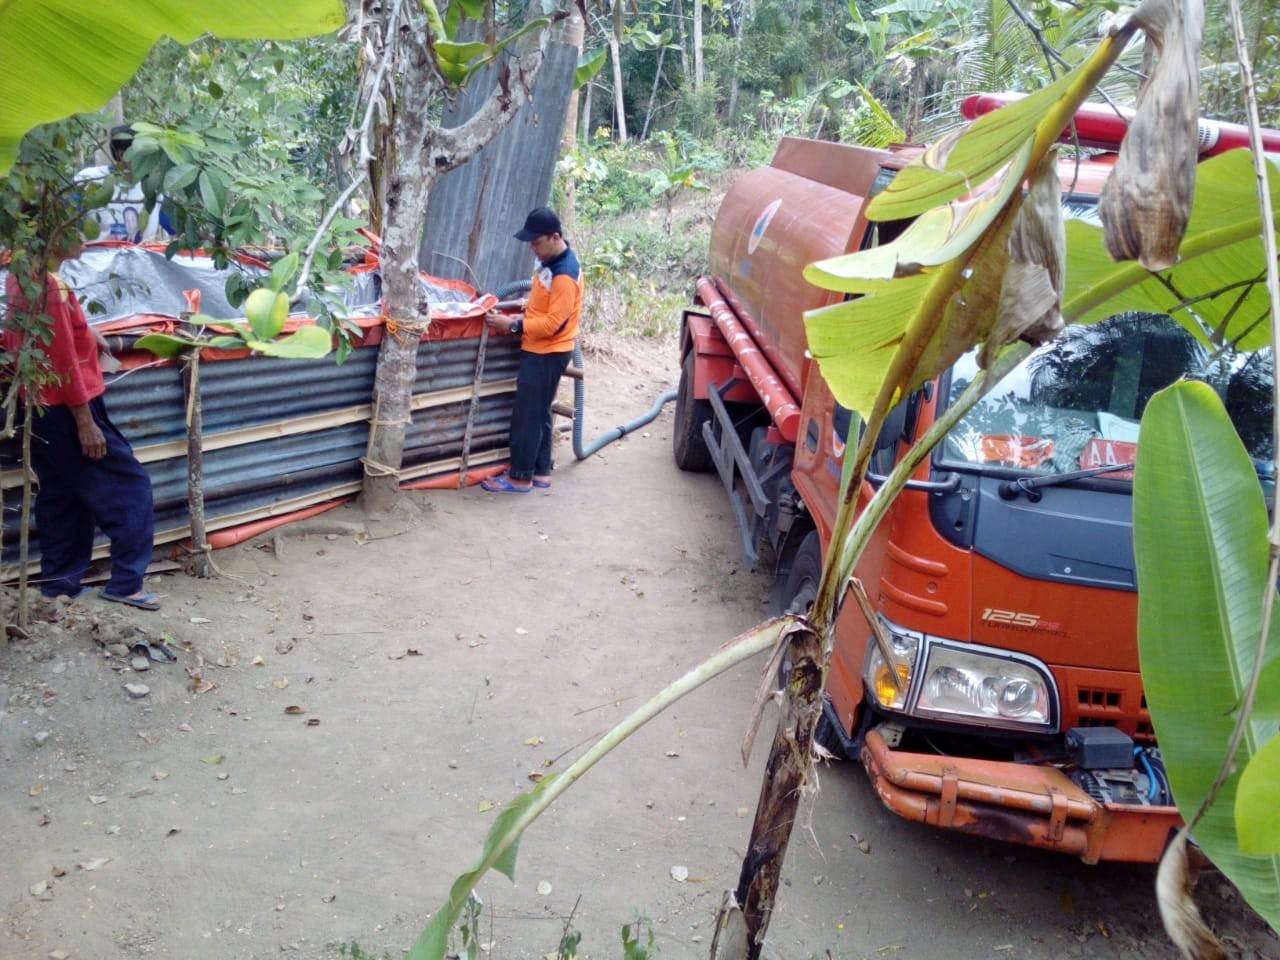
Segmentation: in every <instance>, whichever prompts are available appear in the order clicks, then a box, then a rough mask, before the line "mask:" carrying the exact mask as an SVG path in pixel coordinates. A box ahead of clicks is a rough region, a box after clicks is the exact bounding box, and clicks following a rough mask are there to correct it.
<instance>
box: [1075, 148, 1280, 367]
mask: <svg viewBox="0 0 1280 960" xmlns="http://www.w3.org/2000/svg"><path fill="white" fill-rule="evenodd" d="M1252 164H1253V161H1252V159H1251V158H1250V155H1249V151H1248V150H1243V149H1242V150H1232V151H1229V152H1227V153H1224V154H1222V155H1220V156H1217V157H1210V158H1209V159H1208V160H1205V161H1204V162H1203V163H1201V164H1200V165H1199V167H1198V168H1197V171H1196V193H1195V202H1194V203H1193V205H1192V208H1191V218H1190V220H1189V221H1188V223H1187V232H1186V235H1185V237H1184V238H1183V241H1182V247H1181V249H1180V251H1179V253H1180V256H1179V261H1178V263H1176V264H1175V265H1174V266H1172V267H1170V268H1169V269H1167V270H1162V271H1160V272H1159V273H1155V274H1153V273H1150V272H1148V271H1147V270H1145V269H1144V268H1143V267H1141V266H1140V265H1139V264H1137V263H1135V262H1133V261H1125V262H1121V263H1117V262H1115V261H1113V260H1112V259H1111V257H1110V256H1109V255H1108V254H1107V251H1106V248H1105V247H1104V246H1103V241H1102V228H1101V227H1099V226H1096V225H1093V224H1088V223H1084V222H1083V221H1079V220H1073V221H1070V222H1069V223H1068V224H1067V264H1068V267H1067V280H1066V290H1065V292H1064V294H1063V303H1062V315H1063V316H1064V317H1065V318H1066V319H1067V320H1068V321H1075V322H1083V323H1090V322H1093V321H1096V320H1101V319H1103V318H1104V317H1108V316H1111V315H1112V314H1115V313H1119V312H1122V311H1125V310H1139V311H1150V312H1155V313H1168V314H1170V315H1172V316H1173V317H1175V318H1176V319H1177V320H1178V321H1179V322H1180V323H1181V324H1182V325H1183V326H1184V327H1186V328H1187V330H1189V331H1190V332H1191V333H1192V334H1194V335H1195V336H1197V337H1199V338H1200V339H1202V340H1203V339H1205V334H1204V330H1203V328H1202V326H1201V324H1200V323H1199V322H1197V319H1196V317H1199V318H1201V319H1202V320H1203V321H1204V323H1205V324H1207V325H1208V326H1209V328H1211V330H1213V331H1214V336H1213V339H1214V340H1216V341H1217V342H1219V343H1222V342H1230V341H1238V346H1239V347H1240V348H1241V349H1244V350H1255V349H1257V348H1259V347H1263V346H1266V345H1267V344H1268V343H1270V340H1271V331H1270V327H1269V325H1268V322H1267V309H1268V304H1269V303H1270V300H1269V298H1268V296H1267V290H1266V285H1265V279H1266V260H1265V254H1264V252H1263V249H1262V217H1261V213H1260V212H1259V208H1258V195H1257V181H1256V179H1255V178H1254V173H1253V165H1252ZM1268 186H1269V188H1270V191H1271V203H1272V206H1273V208H1274V209H1277V210H1280V172H1278V171H1276V170H1275V169H1274V167H1273V166H1272V165H1270V164H1268ZM1274 228H1275V225H1274V224H1273V229H1274ZM1188 303H1189V306H1186V305H1185V304H1188ZM1189 310H1190V311H1193V312H1194V315H1192V314H1191V313H1189Z"/></svg>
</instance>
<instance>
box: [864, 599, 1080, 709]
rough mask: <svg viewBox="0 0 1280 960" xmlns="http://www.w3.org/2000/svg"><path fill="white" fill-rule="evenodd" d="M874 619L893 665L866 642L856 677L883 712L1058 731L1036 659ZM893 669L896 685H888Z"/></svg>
mask: <svg viewBox="0 0 1280 960" xmlns="http://www.w3.org/2000/svg"><path fill="white" fill-rule="evenodd" d="M880 622H881V624H882V625H883V626H884V628H885V629H886V630H887V631H888V634H889V645H888V646H889V653H890V654H891V655H892V656H891V660H892V662H886V660H885V657H884V654H883V653H882V652H881V650H880V645H879V644H877V643H875V642H874V641H872V642H871V643H870V644H869V645H868V647H867V656H866V661H865V664H864V666H863V676H862V679H863V685H864V687H865V689H866V692H867V694H868V695H869V696H870V697H871V698H872V699H873V700H874V701H875V703H876V704H877V705H878V706H879V707H881V708H882V709H885V710H892V711H894V712H897V713H901V714H904V715H906V716H912V717H921V718H928V719H930V720H940V721H948V722H951V723H963V724H967V725H971V726H981V727H993V728H1003V729H1008V730H1026V731H1028V732H1034V733H1052V732H1054V731H1055V730H1056V729H1057V723H1058V694H1057V687H1056V686H1055V685H1054V682H1053V677H1052V676H1051V675H1050V673H1049V668H1048V667H1046V666H1045V665H1044V664H1043V663H1041V662H1040V661H1039V660H1037V659H1035V658H1034V657H1030V656H1027V655H1025V654H1020V653H1012V652H1010V651H1008V650H1001V649H998V648H996V647H985V646H980V645H978V644H972V643H959V642H957V641H955V640H944V639H942V638H940V637H932V636H929V635H928V634H924V633H919V632H917V631H914V630H907V629H906V628H904V627H900V626H898V625H897V624H894V623H891V622H889V621H888V620H885V619H883V618H881V621H880ZM895 674H896V675H897V676H898V678H899V679H900V680H901V683H900V684H895V683H894V675H895Z"/></svg>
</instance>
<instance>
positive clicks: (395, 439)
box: [360, 37, 436, 513]
mask: <svg viewBox="0 0 1280 960" xmlns="http://www.w3.org/2000/svg"><path fill="white" fill-rule="evenodd" d="M402 42H404V41H402ZM404 52H405V59H406V60H407V61H408V68H407V69H406V70H405V71H403V74H402V76H401V77H400V78H399V89H398V91H397V92H398V94H399V96H398V98H397V102H396V109H395V125H394V127H393V129H392V130H391V131H389V136H388V138H387V139H388V140H389V142H390V145H391V155H390V156H388V157H383V158H382V165H381V169H380V173H381V174H382V184H383V187H382V189H381V190H379V191H378V193H379V194H380V195H381V196H382V197H383V199H384V203H385V206H384V208H383V211H382V218H381V220H382V251H381V272H382V298H383V309H384V311H385V312H386V315H387V320H386V325H385V327H384V328H383V337H382V344H381V346H380V347H379V350H378V367H377V371H376V373H375V374H374V381H373V410H374V414H373V419H372V421H371V422H370V424H369V446H368V451H367V453H366V455H365V458H364V486H363V489H362V491H361V495H360V505H361V506H362V507H363V508H364V509H366V510H368V511H371V512H374V513H379V512H384V511H386V510H388V509H390V508H391V506H392V505H393V504H394V503H395V500H396V497H397V495H398V494H399V490H400V467H401V464H402V463H403V461H404V435H405V429H406V428H407V427H408V425H409V422H410V417H411V414H412V410H411V402H412V399H413V382H414V379H415V378H416V376H417V370H418V367H417V359H418V342H419V338H420V336H421V334H422V332H423V331H424V330H425V329H426V326H427V324H428V323H429V322H430V319H431V302H430V300H429V299H428V297H427V294H426V289H425V288H424V287H423V285H422V283H421V282H420V281H419V280H418V242H419V240H421V237H422V224H423V220H424V218H425V214H426V209H427V196H428V195H429V194H430V192H431V184H433V183H434V182H435V176H436V170H435V168H434V166H433V165H432V164H430V163H429V162H428V157H427V134H428V131H427V127H428V124H427V115H428V109H429V107H430V102H429V95H430V93H431V92H432V88H433V82H432V80H431V72H430V71H431V65H430V63H429V62H427V56H428V55H427V52H426V50H425V48H424V45H423V44H422V43H421V42H420V39H419V38H417V37H415V38H414V40H413V41H412V43H411V45H410V44H406V49H405V51H404Z"/></svg>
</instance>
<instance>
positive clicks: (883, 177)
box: [673, 98, 1280, 863]
mask: <svg viewBox="0 0 1280 960" xmlns="http://www.w3.org/2000/svg"><path fill="white" fill-rule="evenodd" d="M998 102H999V99H998V98H995V99H987V100H985V101H973V102H971V103H968V104H966V111H967V112H969V113H970V114H971V115H972V113H973V112H975V111H981V110H985V109H989V108H991V107H992V106H995V105H997V104H998ZM1078 124H1079V128H1080V129H1081V130H1087V131H1088V138H1089V143H1090V144H1091V145H1092V146H1094V147H1103V148H1105V147H1107V146H1108V145H1110V146H1113V147H1114V145H1115V144H1117V143H1118V142H1119V139H1120V136H1121V135H1122V133H1123V125H1122V124H1120V125H1119V126H1117V121H1116V117H1115V114H1114V113H1113V112H1111V111H1109V110H1101V109H1095V108H1086V109H1085V110H1084V111H1082V114H1081V115H1080V117H1078ZM1211 133H1212V136H1202V138H1201V139H1202V143H1204V142H1206V140H1212V141H1213V143H1212V145H1211V147H1210V149H1213V150H1221V149H1226V148H1227V147H1229V146H1234V145H1238V144H1239V142H1240V137H1241V129H1240V128H1231V127H1228V126H1226V125H1213V129H1212V131H1211ZM1224 134H1225V135H1224ZM1273 142H1280V141H1273ZM919 149H920V148H918V147H901V148H889V149H870V148H865V147H859V146H853V145H847V144H833V143H826V142H819V141H811V140H802V139H795V138H787V139H784V140H783V141H782V142H781V143H780V144H779V145H778V148H777V152H776V154H775V156H774V158H773V160H772V162H771V163H770V164H769V165H768V166H765V167H762V168H759V169H756V170H752V171H751V172H749V173H747V174H746V175H745V176H743V177H742V178H741V179H739V180H738V181H737V182H736V183H735V184H734V186H733V187H732V188H731V189H730V190H729V191H728V193H727V194H726V196H725V198H724V201H723V203H722V205H721V207H720V209H719V212H718V214H717V216H716V221H715V225H714V227H713V230H712V238H711V249H710V271H709V272H708V273H707V274H706V275H705V276H702V277H699V278H698V280H697V295H696V302H695V305H694V306H693V307H692V308H690V309H688V310H686V311H685V313H684V316H683V320H682V335H681V339H680V351H681V364H682V365H681V376H680V385H679V392H678V396H677V401H676V425H675V433H674V437H673V446H674V454H675V460H676V464H677V465H678V466H679V467H680V468H681V469H684V470H715V471H716V472H717V473H718V474H719V476H720V478H721V480H722V481H723V483H724V485H725V487H726V489H727V492H728V493H729V495H730V498H731V502H732V504H733V512H734V515H735V517H736V519H737V525H738V530H739V534H740V537H741V545H742V549H743V552H744V554H745V556H746V557H747V558H748V559H749V560H750V561H751V562H752V563H755V562H757V561H758V559H759V557H760V555H761V554H763V555H764V556H767V557H769V558H770V559H771V561H772V563H773V565H774V569H775V577H776V579H775V586H774V589H773V595H772V598H771V606H772V612H773V613H775V614H776V613H781V612H784V611H786V610H788V609H792V610H794V609H803V608H804V606H805V605H806V604H808V603H811V602H812V600H813V597H814V594H815V590H816V586H817V583H818V578H819V573H820V570H821V566H822V559H823V556H824V554H825V553H826V550H827V549H828V546H829V541H830V535H831V528H832V524H833V522H834V518H835V514H836V508H837V505H838V503H839V485H840V475H841V465H842V462H843V457H844V455H845V452H846V450H849V451H852V450H853V448H854V447H855V446H856V442H857V439H858V437H857V435H856V432H855V434H854V435H853V436H851V435H850V430H851V424H855V423H857V418H856V417H854V416H852V415H851V413H850V411H848V410H846V409H844V408H842V407H841V406H840V405H839V404H838V403H836V402H835V400H834V399H833V397H832V395H831V392H830V390H829V389H828V387H827V385H826V384H825V383H824V381H823V379H822V377H821V375H820V373H819V371H818V367H817V365H816V364H815V363H814V362H813V361H812V360H811V359H810V358H809V357H808V355H807V353H806V344H805V334H804V327H803V321H802V314H803V313H804V311H806V310H809V309H813V308H816V307H821V306H825V305H827V304H830V303H833V302H835V301H836V300H837V299H838V298H839V297H840V296H841V295H840V294H836V293H832V292H830V291H826V290H822V289H819V288H817V287H814V286H812V285H810V284H809V283H807V282H806V281H805V280H804V279H803V277H802V271H803V269H804V267H805V266H806V265H807V264H809V263H812V262H814V261H817V260H823V259H826V258H829V257H832V256H836V255H839V254H842V253H846V252H850V251H854V250H860V249H865V248H867V247H870V246H874V245H876V244H879V243H884V242H887V241H888V240H890V239H892V238H893V237H895V236H897V234H898V233H900V232H901V230H902V229H903V228H904V227H905V226H906V224H905V223H893V222H889V223H883V222H881V223H873V222H871V221H868V220H867V218H866V216H865V209H866V205H867V202H868V200H869V199H870V198H871V197H873V196H874V195H875V194H876V192H877V191H879V190H881V189H883V187H884V186H885V184H887V183H888V182H889V180H891V179H892V178H893V176H894V175H895V173H896V172H897V171H898V170H900V169H901V168H902V167H903V166H905V165H906V164H907V163H908V162H910V160H911V158H912V157H913V156H915V155H916V154H917V153H918V152H919ZM1108 160H1109V158H1108V157H1107V156H1106V155H1105V154H1103V155H1101V156H1097V157H1094V158H1092V159H1090V160H1088V161H1086V162H1084V163H1077V162H1076V161H1070V162H1069V164H1068V165H1067V167H1064V171H1063V178H1062V179H1063V183H1064V195H1063V197H1064V203H1065V205H1066V207H1067V211H1066V212H1067V214H1068V216H1077V217H1094V216H1096V214H1095V213H1094V210H1095V207H1096V198H1097V193H1098V190H1099V188H1100V187H1101V184H1102V181H1103V180H1104V179H1105V177H1106V174H1107V172H1108V171H1109V169H1110V165H1109V163H1108ZM976 369H977V365H976V360H975V358H974V356H972V355H970V356H966V357H963V358H962V359H961V360H960V361H958V362H957V363H956V364H955V365H954V367H952V369H950V370H949V371H947V372H946V373H945V374H943V375H942V376H940V377H938V378H936V379H935V380H933V381H931V382H929V383H926V384H925V385H924V386H923V387H922V388H921V389H919V390H917V391H915V392H914V393H912V394H910V395H909V396H907V397H906V398H905V399H903V400H902V402H901V403H899V404H898V406H897V407H896V408H894V409H893V411H892V412H891V413H890V415H889V417H888V418H887V420H886V422H885V424H884V426H883V428H882V429H881V431H880V433H879V436H878V437H877V438H876V442H875V454H874V457H873V459H872V462H871V466H870V469H869V473H868V476H867V478H866V480H865V482H864V484H863V488H862V490H861V491H860V493H859V498H860V503H861V504H863V505H865V503H866V502H867V501H868V500H869V499H870V497H871V495H872V494H873V492H874V490H875V489H876V487H877V486H878V484H880V483H882V482H883V480H884V478H885V477H886V476H887V475H888V474H889V472H890V471H891V470H892V468H893V466H894V464H895V463H896V462H897V460H898V459H899V458H900V457H902V456H903V454H904V451H905V450H906V448H907V447H908V445H909V444H910V443H911V442H912V441H913V440H914V439H915V438H916V437H918V436H920V435H921V434H922V433H923V432H924V431H925V430H926V429H928V427H929V426H930V424H931V423H933V421H934V420H935V418H936V417H937V416H938V415H939V413H940V412H941V411H942V410H944V409H945V407H946V406H947V404H948V403H949V402H950V401H951V400H952V398H954V397H957V396H958V395H959V393H960V392H961V391H962V390H963V388H964V386H965V385H966V384H967V382H968V381H969V379H970V378H971V377H972V376H973V374H974V372H975V371H976ZM1272 376H1273V373H1272V364H1271V358H1270V356H1269V355H1264V356H1262V357H1258V356H1256V355H1255V356H1253V357H1251V358H1244V357H1237V356H1235V355H1232V354H1230V352H1229V351H1228V352H1226V353H1224V352H1222V351H1218V352H1215V353H1212V354H1211V353H1210V351H1209V350H1208V349H1207V348H1206V347H1205V346H1204V343H1203V341H1202V340H1200V339H1197V338H1196V337H1193V336H1192V335H1191V334H1190V333H1188V332H1187V330H1185V329H1184V328H1183V327H1182V326H1180V325H1179V324H1178V323H1176V322H1174V321H1173V320H1171V319H1170V318H1168V317H1166V316H1163V315H1152V314H1143V315H1135V314H1121V315H1117V316H1115V317H1111V318H1109V319H1107V320H1104V321H1102V322H1100V323H1097V324H1094V325H1090V326H1077V327H1071V328H1069V329H1068V331H1067V332H1066V333H1065V334H1064V335H1063V336H1061V337H1060V338H1058V339H1057V340H1055V341H1053V342H1051V343H1049V344H1046V345H1045V346H1043V347H1041V348H1039V349H1038V350H1036V351H1035V352H1034V353H1033V354H1032V355H1031V357H1030V358H1029V359H1028V360H1027V361H1026V362H1025V363H1023V364H1022V365H1021V366H1020V367H1019V368H1018V369H1017V370H1016V371H1015V372H1014V373H1013V374H1012V375H1011V376H1009V377H1008V378H1007V379H1006V380H1005V381H1003V382H1002V383H1001V384H999V385H998V386H997V387H996V388H995V389H993V390H992V391H991V392H990V393H989V394H988V395H987V397H986V398H985V399H984V400H983V401H981V402H980V403H979V405H978V406H977V407H975V408H974V409H973V410H972V411H970V413H969V414H968V415H966V416H965V417H964V419H963V420H962V421H961V422H960V423H959V424H958V425H957V426H956V427H955V428H954V429H953V430H951V432H950V433H949V434H948V435H947V437H946V438H945V440H944V441H943V442H942V443H941V444H939V446H938V447H937V448H936V449H935V450H934V451H933V453H932V455H931V456H930V457H928V458H927V459H926V460H925V461H924V462H923V463H922V464H921V465H920V466H919V467H918V468H917V470H916V471H915V473H914V474H913V476H912V479H911V481H910V483H909V485H908V488H907V489H906V490H905V491H904V492H903V493H902V494H901V495H900V496H899V497H898V498H897V500H896V502H895V503H894V505H893V506H892V508H891V509H890V512H889V513H888V515H887V516H886V517H885V519H884V520H883V521H882V522H881V524H880V526H879V528H878V530H877V532H876V533H875V535H874V538H873V540H872V542H871V543H870V545H869V546H868V547H867V549H866V551H865V552H864V554H863V557H862V559H861V561H860V562H859V565H858V567H857V570H856V575H857V577H858V578H859V580H860V581H861V583H862V584H863V586H864V588H865V589H866V592H867V594H868V596H869V598H870V600H871V602H872V606H873V607H874V609H875V613H876V616H877V617H878V618H879V619H880V621H881V622H882V624H883V626H884V627H885V629H886V630H887V631H888V634H889V636H890V637H891V644H890V649H891V652H892V660H893V662H892V663H889V662H886V661H885V658H884V654H882V653H881V650H880V649H879V647H878V646H877V644H876V643H874V642H873V640H872V634H871V630H870V628H869V626H868V624H867V622H866V620H865V619H864V617H863V615H862V613H861V611H860V609H859V607H858V605H857V604H852V603H848V604H844V605H843V607H842V610H841V613H840V615H839V618H838V620H837V624H836V631H835V644H834V649H833V651H832V659H831V669H830V674H829V677H828V681H827V701H826V703H825V705H824V711H823V716H822V719H821V721H820V723H819V729H818V732H817V737H818V738H819V741H820V742H822V743H823V745H824V746H826V747H828V748H829V749H831V750H832V751H833V752H835V753H837V754H840V753H843V754H846V755H848V756H850V757H855V758H857V759H858V760H860V761H861V763H862V765H863V766H864V767H865V768H866V771H867V774H868V775H869V777H870V779H871V782H872V784H873V785H874V788H875V790H876V792H877V794H878V795H879V797H880V798H881V800H882V801H883V802H884V804H885V805H886V806H887V807H889V809H891V810H893V811H894V812H896V813H898V814H899V815H901V816H903V817H906V818H908V819H911V820H919V821H921V822H924V823H928V824H932V825H934V826H938V827H947V828H951V829H955V830H961V831H964V832H966V833H972V834H977V835H981V836H985V837H991V838H997V839H1001V840H1007V841H1012V842H1016V843H1024V844H1029V845H1031V846H1036V847H1042V848H1045V849H1050V850H1058V851H1062V852H1064V853H1070V854H1074V855H1075V856H1078V857H1080V858H1081V859H1083V860H1085V861H1087V862H1089V863H1095V862H1097V861H1099V860H1130V861H1154V860H1157V859H1158V858H1159V856H1160V853H1161V851H1162V850H1163V848H1164V845H1165V843H1166V841H1167V839H1168V836H1169V833H1170V831H1171V830H1172V829H1173V828H1174V827H1176V826H1177V825H1179V823H1180V820H1179V816H1178V811H1177V809H1176V808H1175V807H1174V805H1173V801H1172V797H1171V796H1170V791H1169V784H1168V780H1167V778H1166V776H1165V773H1164V768H1163V765H1162V763H1161V758H1160V750H1159V747H1158V746H1157V744H1156V741H1155V737H1154V735H1153V732H1152V729H1151V722H1150V717H1149V715H1148V712H1147V708H1146V704H1145V702H1144V700H1143V692H1142V683H1141V678H1140V676H1139V672H1138V650H1137V640H1136V629H1137V586H1136V584H1137V581H1136V578H1135V573H1134V559H1133V536H1132V520H1131V516H1132V483H1131V478H1132V473H1131V468H1132V463H1133V458H1134V452H1135V450H1136V445H1137V439H1138V422H1139V420H1140V418H1141V416H1142V411H1143V408H1144V406H1145V404H1146V402H1147V400H1148V399H1149V398H1150V397H1151V395H1152V394H1153V393H1154V392H1155V391H1157V390H1159V389H1161V388H1162V387H1165V386H1167V385H1168V384H1170V383H1172V382H1173V381H1174V380H1177V379H1178V378H1181V377H1195V378H1198V379H1201V380H1205V381H1207V382H1209V383H1211V384H1213V385H1214V386H1215V387H1216V388H1217V389H1218V390H1219V392H1220V395H1221V396H1222V397H1223V399H1224V401H1225V403H1226V406H1227V410H1228V412H1229V414H1230V415H1231V417H1232V419H1233V421H1234V423H1235V425H1236V428H1237V430H1238V432H1239V433H1240V436H1241V438H1242V439H1243V440H1244V442H1245V445H1246V446H1247V447H1248V448H1249V450H1250V453H1251V454H1252V455H1253V456H1254V457H1255V462H1256V463H1258V465H1259V475H1260V478H1261V480H1262V482H1263V483H1264V484H1270V483H1271V482H1272V478H1271V477H1270V475H1269V468H1268V467H1267V466H1266V465H1267V464H1268V463H1269V462H1270V460H1271V443H1272V440H1271V402H1270V382H1271V378H1272ZM854 429H855V430H856V428H854ZM894 674H897V676H898V677H900V678H901V679H902V680H904V681H905V683H904V684H902V685H901V686H900V685H899V684H896V683H895V682H894V681H893V675H894Z"/></svg>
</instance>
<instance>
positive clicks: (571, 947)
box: [556, 917, 582, 960]
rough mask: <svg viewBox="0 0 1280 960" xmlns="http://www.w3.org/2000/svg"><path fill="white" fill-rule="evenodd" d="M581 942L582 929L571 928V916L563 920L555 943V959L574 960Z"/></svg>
mask: <svg viewBox="0 0 1280 960" xmlns="http://www.w3.org/2000/svg"><path fill="white" fill-rule="evenodd" d="M581 944H582V931H581V930H575V929H573V918H572V917H570V918H569V919H568V920H566V921H565V922H564V930H563V931H562V932H561V934H560V942H559V943H558V944H556V960H576V958H577V956H578V947H579V946H580V945H581Z"/></svg>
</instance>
